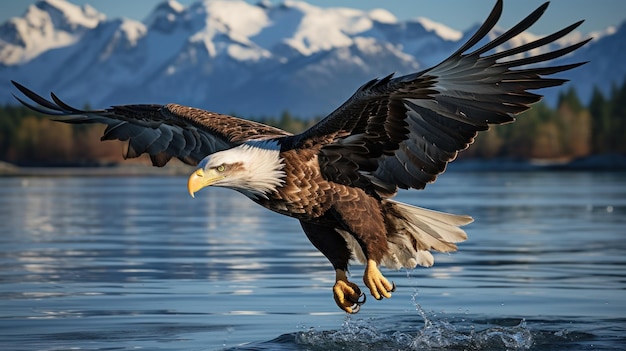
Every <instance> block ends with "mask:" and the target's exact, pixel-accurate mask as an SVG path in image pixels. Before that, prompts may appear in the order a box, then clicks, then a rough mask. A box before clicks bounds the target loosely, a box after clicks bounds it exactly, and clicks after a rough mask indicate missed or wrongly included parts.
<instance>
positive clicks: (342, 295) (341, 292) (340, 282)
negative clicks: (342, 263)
mask: <svg viewBox="0 0 626 351" xmlns="http://www.w3.org/2000/svg"><path fill="white" fill-rule="evenodd" d="M333 296H334V298H335V303H336V304H337V306H339V308H341V309H342V310H344V311H346V312H347V313H352V314H354V313H357V312H359V310H360V309H361V305H362V304H364V303H365V300H366V298H365V294H363V293H362V292H361V289H359V287H358V286H357V285H356V284H354V283H352V282H350V281H349V280H348V277H347V275H346V271H344V270H342V269H337V270H335V285H334V286H333Z"/></svg>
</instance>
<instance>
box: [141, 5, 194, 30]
mask: <svg viewBox="0 0 626 351" xmlns="http://www.w3.org/2000/svg"><path fill="white" fill-rule="evenodd" d="M183 11H185V6H183V5H181V4H180V3H179V2H177V1H175V0H167V1H163V2H162V3H160V4H159V5H157V6H156V7H155V8H154V10H152V12H151V13H150V14H149V15H148V17H146V19H145V20H144V21H143V23H145V24H146V26H148V27H150V28H152V27H154V28H158V29H161V30H167V29H168V28H170V27H171V25H172V24H173V23H174V22H176V19H177V18H178V16H179V15H180V14H181V13H183Z"/></svg>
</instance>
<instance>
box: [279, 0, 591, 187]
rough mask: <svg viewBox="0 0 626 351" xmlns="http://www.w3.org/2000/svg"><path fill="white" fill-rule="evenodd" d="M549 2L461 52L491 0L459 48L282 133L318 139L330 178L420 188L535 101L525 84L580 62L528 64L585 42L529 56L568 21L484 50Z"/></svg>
mask: <svg viewBox="0 0 626 351" xmlns="http://www.w3.org/2000/svg"><path fill="white" fill-rule="evenodd" d="M546 8H547V3H546V4H544V5H542V6H541V7H539V8H538V9H537V10H535V11H534V12H533V13H531V14H530V15H529V16H527V17H526V18H525V19H523V20H522V21H521V22H520V23H519V24H517V25H516V26H514V27H513V28H511V29H510V30H508V31H507V32H505V33H504V34H502V35H500V36H499V37H497V38H495V39H493V40H492V41H490V42H488V43H486V44H485V45H483V46H481V47H479V48H477V49H475V50H474V51H472V52H469V50H471V49H472V48H473V47H474V46H476V45H477V44H478V43H479V42H480V41H481V40H483V39H484V38H485V37H486V35H487V34H488V33H489V32H490V31H491V29H492V28H493V27H494V26H495V24H496V22H497V21H498V19H499V17H500V15H501V12H502V1H498V2H497V4H496V6H495V7H494V9H493V10H492V12H491V14H490V15H489V17H488V18H487V20H486V21H485V23H484V24H483V25H482V26H481V27H480V28H479V29H478V31H477V32H476V34H474V36H472V38H470V39H469V40H468V42H467V43H465V44H464V45H463V46H462V47H461V48H459V50H457V51H456V52H455V53H454V54H452V55H451V56H450V57H448V58H447V59H446V60H444V61H443V62H441V63H440V64H439V65H437V66H435V67H432V68H430V69H427V70H425V71H422V72H418V73H414V74H410V75H406V76H403V77H398V78H392V76H387V77H385V78H383V79H380V80H372V81H370V82H368V83H366V84H365V85H363V86H362V87H361V88H359V89H358V90H357V92H356V93H355V94H354V95H353V96H352V97H351V98H350V99H349V100H348V101H346V102H345V103H344V104H343V105H342V106H341V107H339V108H338V109H337V110H335V111H334V112H333V113H331V114H330V115H329V116H328V117H326V118H325V119H323V120H322V121H320V122H319V123H318V124H317V125H315V126H313V127H312V128H310V129H309V130H307V131H305V132H304V133H302V134H300V135H296V136H294V137H292V138H289V140H290V141H291V142H292V147H304V146H306V145H309V144H310V143H311V141H312V140H314V141H317V142H319V143H325V145H324V146H323V147H322V148H321V150H320V153H319V162H320V166H321V168H322V171H323V172H324V174H325V176H326V177H327V178H328V179H330V180H333V181H336V182H339V183H342V184H347V185H352V186H359V187H363V188H366V189H368V190H370V191H375V192H377V193H378V194H380V195H381V196H390V195H392V194H394V193H395V192H396V191H397V188H398V187H400V188H404V189H407V188H417V189H421V188H424V187H425V186H426V184H427V183H429V182H432V181H434V180H435V178H436V177H437V175H438V174H440V173H442V172H443V171H444V170H445V168H446V165H447V163H448V162H450V161H452V160H454V159H455V158H456V155H457V153H458V152H459V151H461V150H463V149H465V148H467V147H468V146H469V145H470V144H471V143H472V142H473V140H474V137H475V136H476V134H477V132H478V131H483V130H487V129H488V128H489V126H490V125H492V124H502V123H507V122H512V121H514V120H515V118H514V116H515V115H516V114H519V113H520V112H523V111H525V110H527V109H528V108H529V106H530V105H531V104H532V103H535V102H537V101H539V100H540V99H541V95H538V94H535V93H532V92H529V91H528V90H533V89H541V88H546V87H552V86H556V85H560V84H563V83H564V82H565V81H566V80H564V79H557V78H547V77H545V76H547V75H551V74H555V73H559V72H563V71H566V70H569V69H572V68H575V67H577V66H580V65H582V64H583V63H574V64H569V65H562V66H543V67H529V66H528V65H531V64H535V63H544V62H545V61H548V60H552V59H555V58H558V57H561V56H563V55H566V54H568V53H570V52H572V51H574V50H576V49H578V48H579V47H581V46H582V45H584V44H585V43H586V42H587V41H588V40H585V41H582V42H580V43H577V44H574V45H571V46H568V47H565V48H562V49H558V50H554V51H551V52H547V53H544V54H540V55H536V56H528V55H527V56H526V57H524V58H521V59H519V58H515V59H514V58H513V57H514V56H515V55H518V54H529V51H530V50H533V49H536V48H539V47H542V46H544V45H547V44H550V43H552V42H554V41H555V40H558V39H560V38H562V37H563V36H565V35H566V34H568V33H570V32H571V31H572V30H574V29H575V28H576V27H577V26H578V25H580V23H582V21H581V22H578V23H575V24H573V25H571V26H568V27H567V28H564V29H562V30H560V31H558V32H556V33H554V34H551V35H548V36H546V37H544V38H541V39H538V40H536V41H533V42H530V43H527V44H524V45H521V46H518V47H514V48H511V49H508V50H503V51H500V52H496V53H490V52H492V50H493V49H494V48H496V47H498V46H499V45H501V44H503V43H506V42H507V41H509V40H510V39H512V38H514V37H515V36H517V35H518V34H520V33H522V32H523V31H525V30H526V29H528V28H529V27H530V26H531V25H532V24H534V23H535V22H536V21H537V20H538V19H539V17H541V15H542V14H543V12H544V11H545V9H546Z"/></svg>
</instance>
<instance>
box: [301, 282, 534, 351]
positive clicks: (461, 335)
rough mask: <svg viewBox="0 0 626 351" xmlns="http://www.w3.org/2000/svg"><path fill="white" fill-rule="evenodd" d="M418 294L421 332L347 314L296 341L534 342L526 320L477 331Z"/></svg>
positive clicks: (450, 346) (522, 345)
mask: <svg viewBox="0 0 626 351" xmlns="http://www.w3.org/2000/svg"><path fill="white" fill-rule="evenodd" d="M416 296H417V292H415V293H414V294H413V296H412V301H413V305H414V306H415V309H416V312H417V314H418V315H419V316H420V317H421V318H422V319H423V321H424V322H423V325H422V326H421V327H419V329H418V330H417V332H415V331H406V330H405V331H385V330H382V329H380V328H379V327H378V326H383V325H386V324H387V323H385V322H384V321H382V322H381V321H380V320H376V319H373V318H368V319H357V318H355V317H354V316H352V315H347V316H346V319H345V320H344V322H343V324H342V326H341V328H340V329H339V330H336V331H318V330H315V329H314V328H311V329H309V330H307V331H303V332H299V333H297V334H296V343H298V344H300V345H306V346H307V348H308V349H310V350H443V349H445V350H527V349H529V348H530V347H531V346H532V345H533V335H532V333H531V331H530V330H529V329H528V328H527V326H526V321H525V320H521V321H519V323H518V324H517V325H513V326H501V325H495V326H492V327H489V328H486V329H482V330H477V329H478V328H476V327H475V326H474V325H473V324H471V323H468V322H466V321H465V320H461V321H460V322H456V321H454V322H451V321H449V320H447V319H438V318H437V316H436V315H435V314H433V313H427V312H426V311H425V310H424V309H423V308H422V307H421V306H420V305H419V304H418V303H417V302H416ZM396 325H397V324H396Z"/></svg>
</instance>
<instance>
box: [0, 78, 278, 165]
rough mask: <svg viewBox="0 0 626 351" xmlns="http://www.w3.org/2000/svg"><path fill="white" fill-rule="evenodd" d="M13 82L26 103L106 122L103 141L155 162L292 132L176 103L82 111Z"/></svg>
mask: <svg viewBox="0 0 626 351" xmlns="http://www.w3.org/2000/svg"><path fill="white" fill-rule="evenodd" d="M12 83H13V85H15V87H16V88H17V89H18V90H19V91H21V92H22V93H23V94H24V95H25V96H26V97H28V98H29V99H30V100H32V101H33V102H35V103H36V104H37V105H33V104H31V103H28V102H26V101H24V100H22V99H20V98H18V97H17V96H16V97H15V98H16V99H17V100H19V101H20V102H21V103H22V104H24V105H26V106H28V107H30V108H31V109H33V110H35V111H38V112H41V113H45V114H48V115H54V116H59V118H58V119H57V120H58V121H61V122H66V123H73V124H84V123H102V124H105V125H106V126H107V127H106V129H105V131H104V135H103V136H102V138H101V140H115V139H117V140H122V141H127V149H126V151H125V153H124V157H125V158H134V157H138V156H139V155H141V154H143V153H147V154H149V155H150V159H151V160H152V164H153V165H155V166H158V167H161V166H164V165H165V164H166V163H167V162H168V161H169V160H170V159H172V157H177V158H178V159H180V160H181V161H183V162H184V163H187V164H190V165H197V164H198V162H200V160H202V159H203V158H204V157H206V156H207V155H209V154H211V153H214V152H216V151H221V150H225V149H229V148H231V147H234V146H236V145H239V144H241V143H243V142H245V141H246V140H262V139H268V138H273V137H280V136H287V135H290V134H289V133H287V132H285V131H283V130H281V129H278V128H274V127H271V126H268V125H265V124H262V123H258V122H253V121H248V120H244V119H240V118H236V117H232V116H227V115H222V114H218V113H214V112H209V111H205V110H201V109H197V108H192V107H186V106H181V105H176V104H167V105H121V106H112V107H111V108H107V109H103V110H79V109H76V108H74V107H72V106H69V105H68V104H66V103H64V102H63V101H61V100H60V99H59V98H58V97H57V96H56V95H55V94H54V93H51V94H50V95H51V98H52V101H49V100H47V99H45V98H43V97H41V96H39V95H37V94H36V93H34V92H33V91H31V90H29V89H28V88H26V87H24V86H23V85H21V84H19V83H16V82H12Z"/></svg>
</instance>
